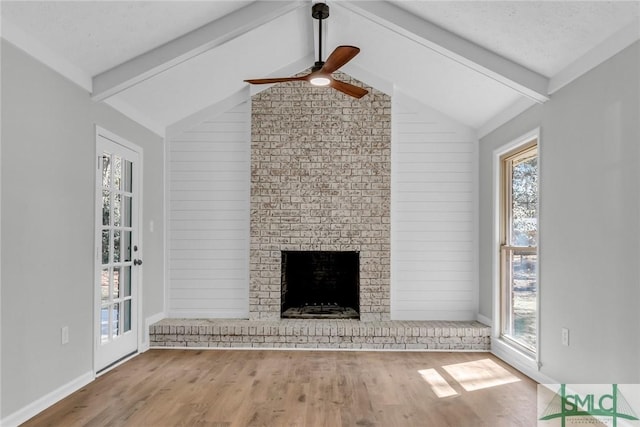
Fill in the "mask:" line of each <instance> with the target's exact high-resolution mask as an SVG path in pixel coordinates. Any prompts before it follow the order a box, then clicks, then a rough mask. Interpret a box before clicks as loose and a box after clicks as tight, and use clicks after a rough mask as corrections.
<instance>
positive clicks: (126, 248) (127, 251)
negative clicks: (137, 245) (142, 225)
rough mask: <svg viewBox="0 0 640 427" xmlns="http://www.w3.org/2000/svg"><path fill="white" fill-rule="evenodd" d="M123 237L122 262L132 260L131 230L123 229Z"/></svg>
mask: <svg viewBox="0 0 640 427" xmlns="http://www.w3.org/2000/svg"><path fill="white" fill-rule="evenodd" d="M120 239H121V243H120V244H121V245H122V257H121V259H122V262H131V232H130V231H123V232H122V236H121V237H120Z"/></svg>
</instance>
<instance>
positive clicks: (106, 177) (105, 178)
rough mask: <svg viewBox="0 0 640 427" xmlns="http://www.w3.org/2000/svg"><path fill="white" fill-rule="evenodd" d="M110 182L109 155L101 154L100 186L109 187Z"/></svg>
mask: <svg viewBox="0 0 640 427" xmlns="http://www.w3.org/2000/svg"><path fill="white" fill-rule="evenodd" d="M110 181H111V155H110V154H109V153H103V154H102V186H103V187H109V184H110Z"/></svg>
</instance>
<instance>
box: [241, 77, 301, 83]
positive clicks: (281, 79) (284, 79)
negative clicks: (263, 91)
mask: <svg viewBox="0 0 640 427" xmlns="http://www.w3.org/2000/svg"><path fill="white" fill-rule="evenodd" d="M308 77H309V75H306V76H299V77H274V78H270V79H249V80H245V82H247V83H251V84H252V85H266V84H271V83H284V82H297V81H300V80H307V78H308Z"/></svg>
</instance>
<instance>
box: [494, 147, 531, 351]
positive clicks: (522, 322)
mask: <svg viewBox="0 0 640 427" xmlns="http://www.w3.org/2000/svg"><path fill="white" fill-rule="evenodd" d="M537 142H538V141H537V138H534V139H529V140H526V141H525V142H524V143H523V144H521V145H519V146H518V147H517V148H516V149H514V150H511V151H509V152H508V153H506V154H504V155H503V156H501V157H500V165H501V173H500V187H501V188H500V190H501V191H500V193H501V197H500V199H501V200H500V205H501V215H500V225H501V227H500V228H501V229H500V272H501V274H500V276H501V277H500V305H501V311H500V317H501V322H500V327H501V336H502V338H503V339H505V340H507V341H509V342H510V343H512V344H514V345H515V346H517V347H519V348H520V349H522V350H524V351H525V352H526V353H528V354H531V355H534V354H535V353H536V347H537V314H538V309H537V307H538V305H537V298H538V144H537Z"/></svg>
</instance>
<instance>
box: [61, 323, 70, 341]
mask: <svg viewBox="0 0 640 427" xmlns="http://www.w3.org/2000/svg"><path fill="white" fill-rule="evenodd" d="M60 341H61V342H62V344H68V343H69V327H68V326H63V327H62V329H61V330H60Z"/></svg>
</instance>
